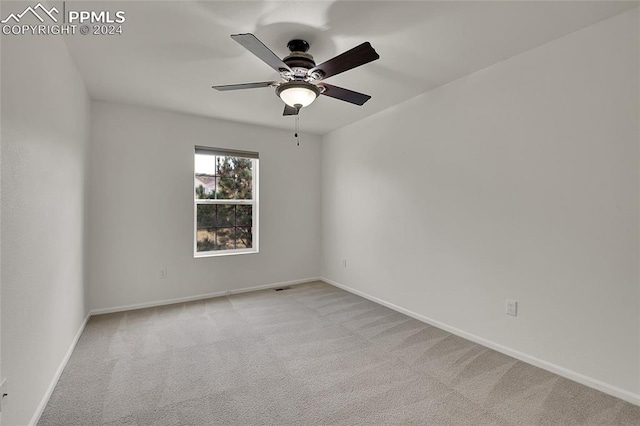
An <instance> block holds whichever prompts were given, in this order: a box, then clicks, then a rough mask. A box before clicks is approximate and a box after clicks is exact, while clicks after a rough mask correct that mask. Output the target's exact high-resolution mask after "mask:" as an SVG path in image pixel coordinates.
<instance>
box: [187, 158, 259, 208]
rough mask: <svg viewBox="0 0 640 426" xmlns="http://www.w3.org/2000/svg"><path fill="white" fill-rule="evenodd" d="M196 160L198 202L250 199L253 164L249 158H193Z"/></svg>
mask: <svg viewBox="0 0 640 426" xmlns="http://www.w3.org/2000/svg"><path fill="white" fill-rule="evenodd" d="M195 159H196V160H195V176H194V191H195V198H196V199H197V200H202V199H220V200H232V199H241V200H251V199H252V198H253V193H252V191H253V182H252V179H253V170H252V168H253V161H252V160H251V159H250V158H242V157H232V156H224V155H207V154H195Z"/></svg>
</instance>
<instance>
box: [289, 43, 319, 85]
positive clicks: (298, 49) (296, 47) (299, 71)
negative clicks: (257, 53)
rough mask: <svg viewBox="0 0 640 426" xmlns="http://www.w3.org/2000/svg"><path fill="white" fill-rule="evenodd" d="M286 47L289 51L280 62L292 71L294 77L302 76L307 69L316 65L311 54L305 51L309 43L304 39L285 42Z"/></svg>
mask: <svg viewBox="0 0 640 426" xmlns="http://www.w3.org/2000/svg"><path fill="white" fill-rule="evenodd" d="M287 47H288V48H289V50H290V51H291V53H290V54H289V55H288V56H287V57H286V58H284V59H283V60H282V62H284V63H285V64H287V65H288V66H289V68H291V69H292V70H293V71H294V74H295V77H298V78H304V77H305V76H306V73H307V71H308V70H310V69H311V68H313V67H315V66H316V62H315V61H314V60H313V56H311V55H310V54H309V53H307V51H308V50H309V43H307V42H306V41H305V40H300V39H295V40H291V41H290V42H289V43H287Z"/></svg>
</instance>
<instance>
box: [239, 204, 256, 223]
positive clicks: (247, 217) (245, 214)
mask: <svg viewBox="0 0 640 426" xmlns="http://www.w3.org/2000/svg"><path fill="white" fill-rule="evenodd" d="M252 210H253V208H252V206H237V208H236V226H251V225H252V224H253V223H252V217H251V214H252Z"/></svg>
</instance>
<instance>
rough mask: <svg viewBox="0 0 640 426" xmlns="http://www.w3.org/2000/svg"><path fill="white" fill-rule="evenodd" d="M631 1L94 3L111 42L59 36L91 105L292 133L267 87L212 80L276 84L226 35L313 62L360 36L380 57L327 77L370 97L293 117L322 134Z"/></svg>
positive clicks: (321, 105) (323, 102) (90, 6)
mask: <svg viewBox="0 0 640 426" xmlns="http://www.w3.org/2000/svg"><path fill="white" fill-rule="evenodd" d="M637 6H638V2H637V1H622V2H618V1H602V2H600V1H584V2H583V1H495V2H494V1H408V2H400V1H373V2H364V1H288V2H282V1H251V2H250V1H133V2H131V1H130V2H116V1H97V2H96V1H92V2H86V3H81V2H73V7H74V8H75V9H77V10H80V9H82V8H84V9H85V10H110V11H117V10H123V11H125V12H126V22H125V23H123V24H122V29H123V34H122V35H118V36H91V35H87V36H72V37H65V40H66V41H67V43H68V46H69V49H70V51H71V54H72V56H73V58H74V60H75V62H76V64H77V66H78V68H79V70H80V73H81V74H82V76H83V78H84V80H85V83H86V85H87V89H88V91H89V93H90V95H91V97H92V98H93V99H98V100H107V101H115V102H122V103H128V104H139V105H146V106H150V107H156V108H161V109H166V110H172V111H179V112H185V113H191V114H197V115H202V116H209V117H218V118H223V119H228V120H235V121H242V122H247V123H255V124H260V125H266V126H271V127H278V128H284V129H292V127H293V117H283V116H282V110H283V106H284V105H283V103H282V101H281V100H280V99H278V98H277V97H276V95H275V94H274V90H273V89H272V88H262V89H251V90H242V91H232V92H218V91H215V90H213V89H211V86H212V85H218V84H220V85H221V84H235V83H248V82H259V81H270V80H277V79H278V75H277V73H276V72H275V71H274V70H273V69H271V68H270V67H269V66H268V65H266V64H265V63H263V62H262V61H261V60H259V59H258V58H257V57H255V56H253V55H252V54H251V53H249V52H248V51H246V50H245V49H244V48H243V47H242V46H240V45H239V44H238V43H236V42H235V41H233V40H232V39H231V38H230V37H229V35H230V34H235V33H247V32H249V33H253V34H255V35H256V36H257V37H258V38H259V39H260V40H262V42H263V43H265V44H266V45H267V46H268V47H269V48H271V50H273V51H274V52H275V53H276V54H277V55H278V56H280V57H284V56H286V55H287V54H288V49H287V47H286V45H287V42H288V41H289V40H291V39H294V38H302V39H305V40H307V41H308V42H309V43H310V44H311V49H310V50H309V53H311V54H312V55H313V56H314V58H315V59H316V63H321V62H324V61H326V60H327V59H330V58H332V57H333V56H335V55H337V54H340V53H342V52H343V51H345V50H348V49H350V48H352V47H354V46H356V45H358V44H360V43H362V42H364V41H369V42H370V43H371V44H372V45H373V47H374V48H375V49H376V51H377V52H378V53H379V55H380V59H379V60H377V61H375V62H372V63H370V64H367V65H364V66H362V67H360V68H356V69H353V70H351V71H348V72H345V73H343V74H340V75H337V76H334V77H331V78H329V79H327V82H328V83H331V84H334V85H337V86H342V87H345V88H349V89H351V90H355V91H358V92H362V93H366V94H369V95H371V96H372V99H371V100H370V101H369V102H367V103H366V104H365V105H364V106H361V107H358V106H355V105H351V104H348V103H346V102H341V101H338V100H335V99H332V98H328V97H326V96H322V97H320V98H319V99H318V100H317V101H316V102H315V103H313V104H312V105H311V106H309V107H308V108H305V109H304V110H302V112H301V115H300V124H301V127H302V129H303V131H306V132H311V133H317V134H324V133H327V132H329V131H331V130H334V129H337V128H339V127H342V126H345V125H347V124H349V123H352V122H355V121H357V120H360V119H362V118H364V117H367V116H370V115H372V114H375V113H376V112H378V111H381V110H383V109H386V108H389V107H391V106H393V105H395V104H398V103H400V102H402V101H405V100H407V99H409V98H412V97H414V96H416V95H419V94H420V93H423V92H425V91H428V90H430V89H433V88H435V87H438V86H441V85H443V84H445V83H447V82H450V81H452V80H455V79H458V78H460V77H462V76H465V75H468V74H471V73H473V72H475V71H478V70H481V69H483V68H486V67H488V66H490V65H492V64H494V63H496V62H499V61H502V60H504V59H506V58H509V57H511V56H514V55H517V54H518V53H520V52H523V51H526V50H529V49H531V48H534V47H536V46H539V45H542V44H544V43H547V42H549V41H551V40H554V39H557V38H559V37H561V36H563V35H565V34H568V33H571V32H573V31H576V30H578V29H580V28H583V27H586V26H588V25H591V24H593V23H595V22H598V21H601V20H604V19H607V18H609V17H611V16H614V15H617V14H619V13H622V12H624V11H625V10H628V9H630V8H633V7H637Z"/></svg>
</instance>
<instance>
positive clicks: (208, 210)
mask: <svg viewBox="0 0 640 426" xmlns="http://www.w3.org/2000/svg"><path fill="white" fill-rule="evenodd" d="M217 207H218V206H217V205H215V204H199V205H198V210H197V224H198V230H200V229H202V228H210V227H213V226H216V208H217Z"/></svg>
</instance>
